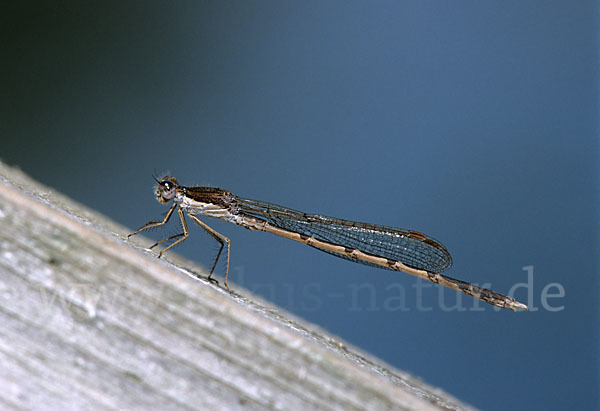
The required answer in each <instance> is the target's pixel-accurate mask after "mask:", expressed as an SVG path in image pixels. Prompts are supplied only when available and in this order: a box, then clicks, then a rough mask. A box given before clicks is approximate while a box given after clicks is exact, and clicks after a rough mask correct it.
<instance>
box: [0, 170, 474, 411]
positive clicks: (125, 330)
mask: <svg viewBox="0 0 600 411" xmlns="http://www.w3.org/2000/svg"><path fill="white" fill-rule="evenodd" d="M149 201H150V200H149ZM0 226H1V231H0V323H1V327H0V387H2V389H1V390H0V408H2V409H110V410H112V409H115V410H117V409H119V410H121V409H128V410H134V409H213V410H216V409H240V408H242V409H284V410H289V409H325V410H329V409H331V410H353V409H418V410H428V409H469V408H468V407H467V406H465V405H464V404H461V403H460V402H459V401H458V400H456V399H454V398H452V397H451V396H449V395H448V394H446V393H444V392H442V391H441V390H438V389H435V388H433V387H430V386H428V385H427V384H425V383H423V382H422V381H420V380H418V379H415V378H413V377H410V376H409V375H407V374H406V373H403V372H401V371H398V370H394V369H392V368H391V367H389V366H387V365H385V364H383V363H381V362H380V361H378V360H376V359H373V358H371V357H370V356H368V355H367V354H364V353H361V352H360V351H359V350H357V349H355V348H352V347H349V346H348V345H347V344H346V343H344V342H342V341H340V340H339V339H338V338H336V337H332V336H330V335H327V333H325V332H324V331H322V330H320V329H319V328H318V327H316V326H314V325H311V324H308V323H306V322H304V321H303V320H299V319H297V318H294V317H293V316H292V315H290V314H288V313H286V312H285V311H284V310H282V309H280V308H277V307H273V306H271V305H270V304H269V303H266V302H264V301H261V300H260V299H258V298H256V297H254V296H253V295H251V294H250V293H249V292H247V291H246V290H243V289H240V288H236V289H235V291H233V292H231V293H230V292H227V291H226V290H224V289H223V288H221V287H219V286H217V285H214V284H211V283H209V282H207V281H206V280H203V278H204V279H205V278H206V275H205V274H204V273H203V271H202V270H201V269H200V268H198V267H196V266H194V264H193V263H191V262H189V261H185V260H183V259H180V258H178V257H177V256H176V255H175V254H171V255H169V256H167V258H168V260H162V259H161V260H158V259H157V258H156V256H155V254H152V253H150V252H148V251H146V250H145V249H144V248H143V247H141V246H139V245H136V244H140V243H144V244H145V245H146V246H147V244H148V242H146V240H144V239H143V238H141V239H134V241H132V242H127V241H125V236H126V234H127V233H128V232H130V230H128V229H126V228H124V227H121V226H118V225H117V224H115V223H114V222H112V221H110V220H109V219H107V218H106V217H103V216H101V215H99V214H97V213H95V212H93V211H91V210H89V209H87V208H85V207H83V206H82V205H80V204H77V203H76V202H74V201H72V200H70V199H68V198H66V197H64V196H62V195H60V194H59V193H56V192H55V191H53V190H51V189H48V188H46V187H44V186H42V185H40V184H39V183H37V182H35V181H33V180H31V179H29V178H28V177H27V176H25V175H24V174H23V173H21V172H20V171H18V170H16V169H13V168H10V167H8V166H6V165H5V164H2V163H0ZM196 276H200V277H201V278H200V279H198V278H196Z"/></svg>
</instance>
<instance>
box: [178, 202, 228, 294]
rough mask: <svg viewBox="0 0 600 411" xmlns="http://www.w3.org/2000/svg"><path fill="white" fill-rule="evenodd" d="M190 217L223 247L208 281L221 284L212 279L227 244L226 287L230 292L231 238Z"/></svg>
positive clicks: (192, 216) (220, 248) (196, 218)
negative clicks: (228, 281)
mask: <svg viewBox="0 0 600 411" xmlns="http://www.w3.org/2000/svg"><path fill="white" fill-rule="evenodd" d="M188 215H189V216H190V218H191V219H192V220H194V221H195V222H196V223H197V224H198V225H199V226H200V227H202V228H204V230H206V232H207V233H208V234H210V235H211V236H212V237H213V238H214V239H215V240H217V241H218V242H219V244H221V247H219V252H218V253H217V258H215V262H214V263H213V266H212V268H211V269H210V274H209V275H208V280H209V281H213V282H216V283H217V284H218V283H219V282H218V281H217V280H216V279H214V278H212V274H213V271H215V267H216V266H217V262H218V261H219V257H221V251H223V246H224V245H225V244H227V269H226V271H225V287H226V288H227V290H229V284H228V283H227V280H228V279H229V253H230V249H231V241H229V238H227V237H225V236H224V235H223V234H221V233H219V232H217V231H215V230H213V229H212V228H211V227H209V226H208V225H207V224H206V223H204V222H203V221H202V220H200V219H198V217H196V216H195V215H192V214H188Z"/></svg>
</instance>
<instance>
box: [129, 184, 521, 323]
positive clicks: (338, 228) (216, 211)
mask: <svg viewBox="0 0 600 411" xmlns="http://www.w3.org/2000/svg"><path fill="white" fill-rule="evenodd" d="M155 180H156V183H157V185H156V199H157V200H158V201H159V202H161V203H169V202H171V201H172V202H173V205H172V206H171V208H170V209H169V211H168V212H167V214H166V215H165V217H164V218H163V219H162V220H161V221H150V222H148V223H146V224H144V225H143V226H142V227H141V228H140V229H139V230H137V231H135V232H134V233H132V234H130V235H129V236H132V235H135V234H137V233H139V232H141V231H143V230H146V229H148V228H151V227H157V226H161V225H163V224H166V223H167V221H169V218H171V216H172V215H173V212H175V210H177V213H178V214H179V220H180V221H181V227H182V229H183V232H182V233H179V234H176V235H173V236H170V237H168V238H165V239H163V240H160V241H158V242H157V243H155V244H154V245H152V246H151V247H150V248H154V247H156V246H157V245H159V244H161V243H164V242H169V241H172V243H171V244H169V245H168V246H167V247H166V248H164V249H163V250H162V251H161V252H160V253H159V255H158V256H159V257H161V256H162V255H163V253H164V252H165V251H167V250H168V249H170V248H171V247H173V246H174V245H176V244H178V243H180V242H182V241H183V240H185V239H186V238H188V236H189V231H188V227H187V224H186V221H185V213H187V215H188V216H189V217H190V218H191V219H192V220H194V221H195V222H196V223H198V224H199V225H200V226H201V227H202V228H204V229H205V230H206V231H207V232H208V233H209V234H210V235H211V236H213V237H214V238H215V240H217V241H218V242H219V243H220V245H221V247H220V248H219V252H218V254H217V258H216V259H215V262H214V264H213V265H212V268H211V270H210V274H209V276H208V279H209V280H211V279H212V274H213V271H214V270H215V267H216V265H217V261H219V257H220V256H221V252H222V251H223V247H224V246H225V244H227V269H226V273H225V286H226V287H227V288H229V287H228V284H227V280H228V278H229V251H230V241H229V238H227V237H225V236H224V235H222V234H220V233H218V232H216V231H215V230H213V229H212V228H210V227H209V226H208V225H206V224H205V223H204V222H203V221H201V220H200V219H198V217H196V215H205V216H209V217H216V218H219V219H221V220H224V221H228V222H230V223H234V224H237V225H240V226H242V227H245V228H247V229H249V230H257V231H266V232H269V233H273V234H276V235H278V236H281V237H285V238H289V239H290V240H294V241H298V242H300V243H304V244H307V245H309V246H311V247H314V248H316V249H319V250H321V251H324V252H326V253H329V254H332V255H334V256H336V257H340V258H344V259H346V260H350V261H354V262H356V263H360V264H365V265H370V266H374V267H378V268H385V269H388V270H394V271H402V272H404V273H407V274H411V275H414V276H416V277H419V278H422V279H424V280H427V281H431V282H433V283H437V284H441V285H443V286H446V287H449V288H452V289H453V290H456V291H460V292H462V293H464V294H467V295H470V296H473V297H475V298H478V299H480V300H481V301H485V302H486V303H489V304H492V305H495V306H496V307H502V308H509V309H511V310H513V311H517V309H519V308H521V309H527V306H526V305H525V304H522V303H520V302H518V301H516V300H515V299H514V298H512V297H507V296H505V295H502V294H500V293H497V292H495V291H492V290H488V289H486V288H482V287H479V286H478V285H475V284H471V283H468V282H465V281H461V280H456V279H454V278H451V277H448V276H445V275H442V274H440V273H441V272H442V271H444V270H446V269H448V268H449V267H450V266H451V265H452V258H451V257H450V253H449V252H448V250H446V247H444V246H443V245H442V244H441V243H439V242H438V241H437V240H435V239H434V238H432V237H430V236H428V235H425V234H422V233H419V232H417V231H412V230H404V229H400V228H392V227H386V226H382V225H376V224H368V223H359V222H356V221H350V220H343V219H340V218H334V217H325V216H322V215H316V214H307V213H303V212H301V211H296V210H292V209H291V208H287V207H282V206H279V205H276V204H271V203H266V202H263V201H256V200H249V199H246V198H241V197H238V196H236V195H233V194H232V193H231V192H229V191H227V190H222V189H220V188H216V187H185V186H182V185H179V183H178V182H177V179H176V178H175V177H165V178H163V179H160V180H158V179H155Z"/></svg>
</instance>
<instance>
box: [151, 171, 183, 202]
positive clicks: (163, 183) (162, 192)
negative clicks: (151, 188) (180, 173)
mask: <svg viewBox="0 0 600 411" xmlns="http://www.w3.org/2000/svg"><path fill="white" fill-rule="evenodd" d="M156 183H157V184H156V199H157V200H158V202H159V203H168V202H169V201H171V200H172V199H173V197H175V191H176V190H177V186H178V183H177V179H176V178H175V177H170V176H169V177H164V178H162V179H160V180H156Z"/></svg>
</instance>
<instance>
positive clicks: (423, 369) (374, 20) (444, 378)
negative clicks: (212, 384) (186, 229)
mask: <svg viewBox="0 0 600 411" xmlns="http://www.w3.org/2000/svg"><path fill="white" fill-rule="evenodd" d="M0 21H1V34H2V44H1V46H0V50H1V55H2V68H1V69H0V70H1V72H2V76H1V78H2V88H1V93H2V94H1V96H2V97H1V100H0V104H1V114H0V115H1V118H0V132H1V136H2V137H1V138H2V146H1V147H2V149H1V152H0V156H1V158H2V160H4V161H5V162H7V163H9V164H12V165H16V166H19V167H21V168H22V169H23V170H24V171H26V172H27V173H29V174H30V175H32V176H33V177H35V178H36V179H38V180H40V181H41V182H43V183H45V184H47V185H49V186H52V187H55V188H56V189H58V190H60V191H62V192H63V193H65V194H67V195H69V196H71V197H72V198H74V199H75V200H78V201H80V202H82V203H85V204H87V205H88V206H90V207H92V208H94V209H96V210H98V211H100V212H102V213H104V214H106V215H107V216H109V217H111V218H113V219H114V220H116V221H117V222H119V223H121V224H124V225H126V226H128V227H130V228H131V229H134V228H137V227H139V226H140V225H142V224H143V223H145V222H146V221H147V220H150V219H153V218H156V217H160V215H161V213H163V212H164V211H166V210H165V207H164V206H161V205H159V204H158V203H157V202H156V201H155V200H154V195H153V192H152V185H153V180H152V174H153V172H154V171H155V170H156V171H157V172H158V173H161V172H165V171H167V170H168V171H170V172H171V173H173V174H174V175H175V176H177V178H178V179H179V180H180V182H182V183H184V184H188V185H216V186H220V187H222V188H226V189H229V190H231V191H233V192H234V193H236V194H238V195H240V196H243V197H249V198H255V199H259V200H264V201H270V202H275V203H278V204H282V205H286V206H290V207H293V208H296V209H300V210H303V211H306V212H313V213H320V214H325V215H333V216H337V217H343V218H348V219H353V220H358V221H367V222H373V223H379V224H385V225H391V226H396V227H404V228H411V229H415V230H419V231H422V232H425V233H427V234H430V235H432V236H433V237H435V238H437V239H438V240H440V241H442V242H443V243H444V244H445V245H446V246H447V248H448V249H449V250H450V252H451V253H452V255H453V258H454V265H453V267H452V268H451V269H450V271H449V272H448V273H449V274H450V275H451V276H454V277H457V278H460V279H464V280H468V281H472V282H476V283H478V284H482V285H484V284H487V285H488V286H489V285H491V286H492V288H494V289H496V290H498V291H501V292H505V293H507V292H509V291H511V288H513V287H514V286H516V285H518V284H519V283H528V287H525V286H524V285H523V286H521V287H518V288H515V289H513V290H512V291H514V294H515V296H516V297H518V299H520V300H521V301H524V302H526V303H527V304H529V306H530V308H531V311H530V312H524V313H513V312H510V311H508V310H503V311H496V310H495V309H494V308H493V307H490V306H485V307H484V305H483V304H476V302H475V301H474V300H473V299H471V298H470V297H468V296H459V295H457V293H455V292H453V291H450V290H443V289H441V288H440V287H434V286H432V287H429V285H427V284H425V283H423V282H421V281H418V280H417V279H415V278H412V277H410V276H408V275H405V274H402V273H396V272H392V271H385V270H377V269H374V268H370V267H365V266H362V265H358V264H352V263H350V262H347V261H344V260H341V259H336V258H334V257H331V256H329V255H327V254H325V253H320V252H318V251H315V250H314V249H312V248H310V247H306V246H303V245H300V244H297V243H294V242H291V241H287V240H284V239H280V238H277V237H275V236H272V235H268V234H264V233H256V232H250V231H247V230H244V229H242V228H240V227H236V226H233V225H229V224H226V223H221V222H219V221H214V220H206V219H205V221H206V222H208V223H209V224H211V225H212V226H213V227H214V228H215V229H217V230H218V231H220V232H222V233H223V234H225V235H227V236H228V237H230V238H231V241H232V253H231V258H232V272H231V276H230V277H231V278H230V279H231V282H232V285H233V287H234V288H235V287H236V285H237V286H238V287H239V286H243V287H246V288H247V289H249V290H252V291H254V292H255V293H257V294H259V295H261V296H263V297H265V298H267V299H268V300H270V301H272V302H274V303H276V304H278V305H280V306H281V307H283V308H285V309H287V310H289V311H291V312H293V313H295V314H297V315H299V316H302V317H304V318H306V319H308V320H310V321H312V322H314V323H316V324H318V325H320V326H322V327H324V328H326V329H328V330H329V331H331V332H332V333H334V334H337V335H339V336H340V337H342V338H343V339H345V340H347V341H348V342H350V343H352V344H354V345H356V346H359V347H361V348H362V349H364V350H366V351H368V352H370V353H372V354H374V355H376V356H378V357H379V358H381V359H383V360H385V361H386V362H388V363H389V364H392V365H393V366H395V367H398V368H400V369H403V370H406V371H408V372H410V373H412V374H414V375H416V376H419V377H421V378H423V379H424V380H426V381H427V382H429V383H431V384H434V385H437V386H439V387H441V388H443V389H444V390H447V391H448V392H450V393H452V394H453V395H455V396H457V397H458V398H460V399H462V400H464V401H466V402H468V403H470V404H473V405H475V406H477V407H481V408H483V409H487V410H503V409H507V408H510V409H527V410H531V409H539V410H550V409H554V410H559V409H594V408H596V407H598V386H599V384H598V383H599V381H598V370H599V347H598V320H599V318H598V317H599V316H598V311H599V310H598V290H599V288H598V284H599V282H598V271H599V270H598V268H599V257H598V245H599V244H598V228H599V226H598V193H599V190H598V188H599V184H598V183H599V181H598V180H599V178H598V176H599V172H598V124H599V122H598V117H599V106H598V89H599V83H598V3H597V2H594V1H576V2H569V1H547V0H539V1H522V0H518V1H512V0H510V1H501V2H500V1H498V2H490V1H453V2H447V1H390V2H386V1H377V2H363V1H343V2H338V1H296V2H292V1H253V2H249V1H236V2H231V1H229V2H223V1H213V2H209V1H202V2H201V1H190V2H182V1H180V2H174V3H171V2H127V1H126V2H122V1H117V2H108V1H105V2H73V3H72V4H71V3H69V2H66V3H64V2H63V3H61V4H59V3H55V2H41V3H39V4H37V3H36V2H28V3H26V5H22V4H21V3H18V2H13V4H10V3H8V4H7V3H3V5H2V6H1V17H0ZM191 230H192V237H191V238H190V239H189V240H188V241H186V242H185V243H184V244H182V245H181V246H179V247H177V249H176V252H178V253H181V254H183V255H185V256H186V257H188V258H191V259H194V260H195V261H198V262H199V263H201V264H204V265H209V264H210V263H212V259H213V258H214V257H215V255H216V251H217V246H216V244H214V241H213V240H212V238H211V237H210V236H208V235H206V234H205V233H204V232H203V231H202V230H201V229H200V228H198V227H195V226H193V227H191ZM175 232H177V225H176V222H175V221H173V222H172V223H171V225H170V226H169V227H168V228H164V229H162V230H156V231H154V232H152V233H150V234H149V235H150V236H151V237H152V238H155V239H160V238H162V237H165V236H166V235H168V234H173V233H175ZM224 270H225V266H224V264H223V263H221V264H219V265H218V269H217V271H218V274H220V275H222V274H223V273H224ZM417 287H418V288H417Z"/></svg>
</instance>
